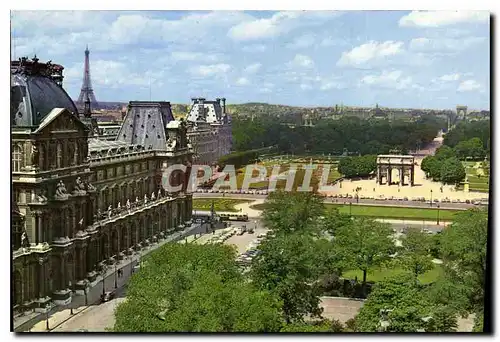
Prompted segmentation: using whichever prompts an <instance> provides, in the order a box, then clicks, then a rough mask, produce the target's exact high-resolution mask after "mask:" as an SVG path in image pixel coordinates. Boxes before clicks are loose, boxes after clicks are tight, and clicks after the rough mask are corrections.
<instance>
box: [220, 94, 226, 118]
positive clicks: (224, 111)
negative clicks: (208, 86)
mask: <svg viewBox="0 0 500 342" xmlns="http://www.w3.org/2000/svg"><path fill="white" fill-rule="evenodd" d="M221 101H222V114H226V98H225V97H223V98H222V99H221Z"/></svg>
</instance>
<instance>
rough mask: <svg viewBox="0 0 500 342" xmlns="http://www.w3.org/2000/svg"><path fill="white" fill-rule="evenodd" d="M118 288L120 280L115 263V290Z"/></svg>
mask: <svg viewBox="0 0 500 342" xmlns="http://www.w3.org/2000/svg"><path fill="white" fill-rule="evenodd" d="M117 288H118V278H117V274H116V262H115V289H117Z"/></svg>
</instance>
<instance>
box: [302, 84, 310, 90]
mask: <svg viewBox="0 0 500 342" xmlns="http://www.w3.org/2000/svg"><path fill="white" fill-rule="evenodd" d="M312 88H313V87H312V86H311V85H310V84H307V83H302V84H301V85H300V89H302V90H311V89H312Z"/></svg>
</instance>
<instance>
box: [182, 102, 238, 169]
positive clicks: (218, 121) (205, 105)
mask: <svg viewBox="0 0 500 342" xmlns="http://www.w3.org/2000/svg"><path fill="white" fill-rule="evenodd" d="M191 100H192V104H191V108H190V110H189V114H188V116H187V122H188V137H189V140H190V141H191V142H192V144H193V150H194V155H193V163H194V164H198V165H199V164H203V165H210V164H215V163H216V162H217V160H218V159H219V158H220V157H222V156H223V155H226V154H228V153H229V152H230V151H231V146H232V142H233V140H232V129H231V118H230V117H229V115H227V113H226V99H225V98H222V99H219V98H218V99H216V100H215V101H206V100H205V99H204V98H193V99H191Z"/></svg>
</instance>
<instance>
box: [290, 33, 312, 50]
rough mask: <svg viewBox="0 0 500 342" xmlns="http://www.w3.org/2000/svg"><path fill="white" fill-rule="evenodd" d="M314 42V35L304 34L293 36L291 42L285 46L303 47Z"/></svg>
mask: <svg viewBox="0 0 500 342" xmlns="http://www.w3.org/2000/svg"><path fill="white" fill-rule="evenodd" d="M314 42H315V38H314V35H312V34H305V35H302V36H299V37H297V38H295V39H294V40H293V42H291V43H289V44H287V47H288V48H290V49H304V48H308V47H310V46H312V45H314Z"/></svg>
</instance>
